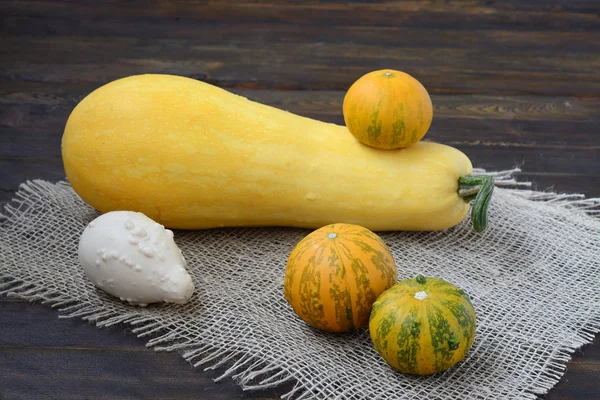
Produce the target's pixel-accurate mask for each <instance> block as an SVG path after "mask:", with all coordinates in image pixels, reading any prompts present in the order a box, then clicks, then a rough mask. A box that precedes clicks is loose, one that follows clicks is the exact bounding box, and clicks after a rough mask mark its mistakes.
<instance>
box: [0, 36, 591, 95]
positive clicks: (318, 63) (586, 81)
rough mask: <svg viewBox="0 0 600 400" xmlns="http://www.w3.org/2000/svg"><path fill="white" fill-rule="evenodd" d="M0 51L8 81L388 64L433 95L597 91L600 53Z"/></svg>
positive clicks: (305, 77) (268, 77) (278, 48)
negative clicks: (413, 79) (411, 78)
mask: <svg viewBox="0 0 600 400" xmlns="http://www.w3.org/2000/svg"><path fill="white" fill-rule="evenodd" d="M115 43H116V44H115ZM23 47H26V48H27V49H28V52H27V53H26V54H25V55H23V56H20V57H19V62H18V64H15V63H14V61H12V58H11V57H13V55H14V54H19V49H21V48H23ZM0 49H1V53H2V58H3V59H4V60H5V63H4V64H5V65H4V66H3V67H2V68H0V80H3V81H9V82H10V81H30V82H53V83H65V82H81V83H97V84H102V83H105V82H108V81H110V80H114V79H118V78H121V77H124V76H128V75H134V74H139V73H170V74H176V75H183V76H188V77H194V78H198V79H201V80H204V81H207V82H211V83H215V84H218V85H219V86H226V87H251V88H269V89H300V90H306V89H311V90H313V89H319V90H322V89H336V90H346V89H347V88H348V87H349V86H350V85H351V84H352V82H354V81H355V80H356V79H358V78H359V77H360V76H361V75H363V74H364V73H366V72H369V71H372V70H375V69H380V68H395V69H401V70H403V71H406V72H408V73H410V74H411V75H413V76H415V77H416V78H417V79H419V81H421V82H422V83H423V85H425V87H426V88H428V90H429V91H430V92H431V93H480V92H482V91H485V92H486V93H488V94H492V93H497V94H498V93H499V94H514V93H518V94H527V93H534V94H550V95H586V96H598V95H600V73H599V72H598V71H599V70H600V55H599V54H597V53H591V54H587V55H585V56H581V55H579V54H576V53H570V52H569V51H567V50H565V51H561V52H557V51H556V50H554V49H549V50H548V51H534V50H527V51H517V50H511V49H506V48H505V49H499V50H496V51H491V52H489V53H482V54H479V52H474V51H473V50H472V49H468V48H467V49H455V48H438V49H430V48H421V47H406V48H399V47H395V46H385V45H377V44H375V45H371V44H370V45H360V44H355V43H351V42H349V43H331V44H326V45H323V44H315V43H298V44H294V45H293V46H290V45H288V44H287V43H268V45H265V44H261V43H257V44H248V45H245V46H232V45H227V44H215V45H210V44H203V43H202V44H199V43H198V42H197V41H194V40H189V39H182V40H169V39H156V40H150V39H138V38H123V37H116V38H112V39H111V40H106V38H96V37H75V36H70V37H64V36H47V37H30V36H28V37H9V38H7V39H5V40H3V41H2V44H1V47H0ZM157 54H160V57H157V56H156V55H157ZM431 60H439V61H437V62H431ZM441 60H443V62H442V61H441ZM340 65H343V66H344V67H343V68H340V67H339V66H340ZM332 71H335V73H332Z"/></svg>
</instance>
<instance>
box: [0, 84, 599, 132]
mask: <svg viewBox="0 0 600 400" xmlns="http://www.w3.org/2000/svg"><path fill="white" fill-rule="evenodd" d="M99 86H100V85H99V84H96V83H86V84H77V83H70V84H69V83H67V84H65V85H56V84H52V83H44V82H4V83H3V84H2V86H1V87H0V104H2V105H6V106H17V105H22V106H38V105H39V106H46V107H49V108H48V109H47V110H45V111H48V112H49V113H51V114H54V112H55V111H56V110H60V108H53V107H66V108H71V109H72V108H73V107H75V106H76V105H77V103H78V102H79V101H81V100H82V99H83V98H84V97H85V96H86V95H87V94H89V93H91V92H92V91H93V90H95V89H97V88H98V87H99ZM225 90H227V91H230V92H232V93H236V94H238V95H241V96H244V97H247V98H249V99H251V100H254V101H257V102H260V103H264V104H268V105H271V106H274V107H277V108H281V109H285V110H288V111H291V112H294V113H297V114H300V115H305V116H309V115H324V116H327V115H329V117H327V118H328V119H327V121H328V122H334V121H333V119H332V118H333V116H338V117H339V116H341V114H342V103H343V100H344V95H345V93H346V92H345V91H342V90H339V91H335V90H333V91H326V90H323V91H301V90H297V91H294V90H289V91H276V90H248V89H237V88H226V89H225ZM431 99H432V102H433V106H434V112H435V118H441V117H444V118H489V119H520V120H528V121H529V120H532V121H537V120H541V121H547V120H552V121H596V122H597V121H599V120H600V99H597V98H581V97H564V96H563V97H560V96H554V97H549V96H523V95H520V96H494V95H463V94H459V95H451V94H441V95H440V94H432V95H431ZM2 112H3V114H1V115H7V114H9V115H10V114H13V113H15V114H18V111H11V112H9V111H7V109H4V108H3V111H2ZM1 115H0V121H2V120H3V119H5V118H6V117H1ZM34 115H35V114H34ZM37 115H38V116H40V117H42V116H43V115H42V113H41V110H40V111H38V112H37ZM27 117H29V116H27ZM21 119H25V118H24V116H23V117H21ZM2 124H6V122H4V123H2ZM15 125H16V124H15V123H11V124H10V126H15Z"/></svg>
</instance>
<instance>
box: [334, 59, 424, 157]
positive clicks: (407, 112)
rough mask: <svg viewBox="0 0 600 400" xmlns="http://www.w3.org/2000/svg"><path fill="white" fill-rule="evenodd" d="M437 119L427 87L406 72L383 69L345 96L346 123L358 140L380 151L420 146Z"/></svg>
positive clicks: (357, 83) (370, 75)
mask: <svg viewBox="0 0 600 400" xmlns="http://www.w3.org/2000/svg"><path fill="white" fill-rule="evenodd" d="M432 119H433V107H432V104H431V98H430V97H429V93H427V90H426V89H425V87H424V86H423V85H422V84H421V83H420V82H419V81H418V80H416V79H415V78H413V77H412V76H410V75H409V74H407V73H404V72H402V71H395V70H379V71H373V72H370V73H368V74H366V75H364V76H362V77H360V78H359V79H358V80H357V81H356V82H354V84H353V85H352V86H351V87H350V89H348V92H347V93H346V96H345V97H344V121H345V123H346V126H347V127H348V129H349V130H350V132H351V133H352V134H353V135H354V136H355V137H356V139H357V140H358V141H359V142H361V143H363V144H366V145H368V146H373V147H376V148H380V149H397V148H401V147H407V146H410V145H413V144H415V143H417V142H418V141H419V140H421V139H422V138H423V136H425V133H427V130H428V129H429V127H430V125H431V121H432Z"/></svg>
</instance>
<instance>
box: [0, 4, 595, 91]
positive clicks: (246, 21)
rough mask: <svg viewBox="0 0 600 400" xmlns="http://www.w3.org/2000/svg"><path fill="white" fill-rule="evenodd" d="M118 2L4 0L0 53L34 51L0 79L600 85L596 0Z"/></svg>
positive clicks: (480, 87) (283, 85)
mask: <svg viewBox="0 0 600 400" xmlns="http://www.w3.org/2000/svg"><path fill="white" fill-rule="evenodd" d="M116 4H117V2H115V1H104V2H93V3H89V4H88V3H85V4H81V3H79V2H65V1H63V2H42V1H18V2H3V3H1V4H0V12H2V14H3V15H5V20H4V25H3V29H4V31H5V34H6V38H4V40H3V41H2V42H1V44H0V53H1V54H13V53H14V52H16V51H20V50H21V49H23V48H26V49H27V52H21V58H20V59H19V68H18V69H16V68H12V66H13V65H11V63H10V60H8V61H9V63H7V64H6V65H5V66H4V67H3V68H0V80H4V81H21V80H25V81H34V82H40V81H42V82H54V83H59V82H60V83H65V82H96V83H104V82H107V81H109V80H113V79H116V78H119V77H122V76H126V75H131V74H134V73H139V72H155V73H156V72H171V73H176V74H179V75H185V76H190V77H196V78H198V79H202V80H206V81H209V82H213V83H216V84H218V85H219V86H228V87H234V86H245V87H251V88H271V89H312V90H314V89H318V90H322V89H338V90H346V89H347V88H348V87H349V85H350V84H351V82H353V81H354V80H356V79H357V78H358V77H360V76H361V75H363V74H364V73H366V72H368V71H370V70H373V69H377V68H396V69H401V70H403V71H406V72H409V73H411V74H413V75H414V76H415V77H417V78H418V79H419V80H420V81H421V82H422V83H423V84H424V85H425V86H426V87H427V88H428V90H429V91H430V92H432V93H503V94H511V93H519V94H523V93H533V94H540V93H545V94H552V95H557V94H562V95H586V96H598V95H599V94H600V83H599V82H600V74H599V72H598V71H599V68H598V66H599V65H600V58H599V55H598V49H599V48H600V43H599V42H600V39H598V35H596V34H595V33H596V32H595V31H596V30H597V28H598V27H599V26H600V22H599V20H598V18H597V14H596V13H595V12H594V7H593V6H591V5H589V4H586V5H582V6H581V7H578V6H576V5H566V4H561V3H554V2H550V4H546V5H545V6H542V5H540V4H537V5H534V4H529V5H527V4H522V3H519V2H510V3H505V2H498V3H493V2H487V3H486V4H483V5H482V4H481V3H480V2H476V1H466V2H462V1H461V2H454V1H452V2H434V1H429V2H428V1H408V2H373V3H368V4H366V3H360V2H355V3H339V2H338V3H336V2H324V3H320V2H319V3H316V2H308V3H293V4H289V3H287V2H276V3H271V2H269V3H265V2H236V6H235V7H230V6H229V5H228V4H227V3H223V2H200V1H197V2H164V1H163V2H161V1H157V2H142V1H132V2H127V3H121V2H118V7H116ZM73 15H77V18H76V19H75V18H73V17H72V16H73ZM340 66H342V68H340ZM332 68H335V69H336V73H335V74H332V73H331V71H332ZM499 82H502V84H499Z"/></svg>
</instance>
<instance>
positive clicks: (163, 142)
mask: <svg viewBox="0 0 600 400" xmlns="http://www.w3.org/2000/svg"><path fill="white" fill-rule="evenodd" d="M62 155H63V161H64V167H65V171H66V174H67V178H68V180H69V182H70V183H71V185H72V186H73V188H74V190H75V191H76V192H77V193H78V194H79V195H80V196H81V197H82V198H83V200H84V201H86V202H87V203H88V204H90V205H91V206H93V207H95V208H96V209H98V210H99V211H101V212H108V211H111V210H132V211H139V212H142V213H144V214H146V215H147V216H148V217H150V218H152V219H154V220H156V221H158V222H160V223H162V224H163V225H165V226H167V227H170V228H181V229H204V228H214V227H224V226H293V227H304V228H319V227H321V226H324V225H327V224H329V223H335V222H345V223H353V224H358V225H362V226H364V227H365V228H368V229H371V230H374V231H386V230H441V229H445V228H448V227H451V226H454V225H456V224H458V223H459V222H460V221H462V220H463V219H464V218H465V216H466V214H467V212H468V209H469V205H468V204H467V203H466V202H465V201H463V200H462V199H461V198H460V197H459V196H458V194H457V190H458V179H459V177H460V176H462V175H467V174H469V173H470V172H471V169H472V168H471V163H470V161H469V159H468V158H467V157H466V156H465V155H464V154H463V153H462V152H460V151H458V150H456V149H454V148H452V147H449V146H445V145H441V144H436V143H429V142H420V143H417V144H416V145H414V146H411V147H409V148H406V149H400V150H380V149H374V148H371V147H368V146H365V145H363V144H360V143H359V142H358V141H356V139H354V137H353V136H352V135H351V134H350V132H348V130H347V128H346V127H344V126H339V125H335V124H328V123H324V122H320V121H316V120H313V119H309V118H305V117H301V116H298V115H294V114H292V113H289V112H286V111H282V110H279V109H276V108H273V107H269V106H266V105H263V104H259V103H256V102H252V101H250V100H248V99H246V98H244V97H241V96H237V95H234V94H232V93H230V92H228V91H226V90H223V89H220V88H217V87H215V86H213V85H210V84H207V83H203V82H200V81H196V80H193V79H189V78H184V77H177V76H171V75H138V76H131V77H127V78H123V79H120V80H117V81H114V82H111V83H109V84H107V85H105V86H103V87H101V88H99V89H97V90H95V91H94V92H92V93H91V94H90V95H88V96H87V97H86V98H84V99H83V100H82V101H81V102H80V103H79V104H78V105H77V107H76V108H75V109H74V110H73V112H72V113H71V115H70V117H69V119H68V122H67V125H66V128H65V132H64V136H63V139H62Z"/></svg>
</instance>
